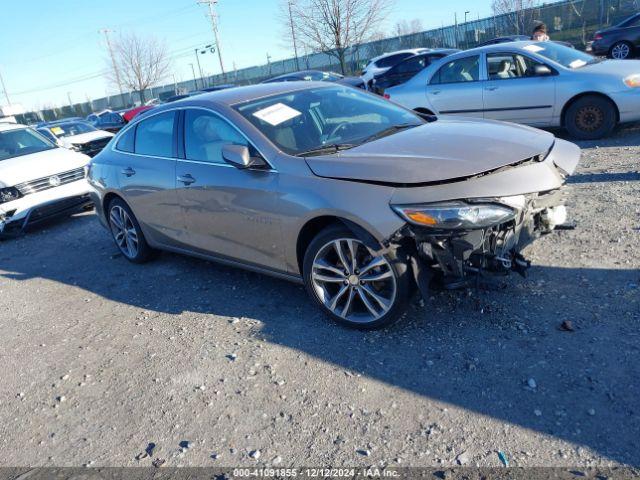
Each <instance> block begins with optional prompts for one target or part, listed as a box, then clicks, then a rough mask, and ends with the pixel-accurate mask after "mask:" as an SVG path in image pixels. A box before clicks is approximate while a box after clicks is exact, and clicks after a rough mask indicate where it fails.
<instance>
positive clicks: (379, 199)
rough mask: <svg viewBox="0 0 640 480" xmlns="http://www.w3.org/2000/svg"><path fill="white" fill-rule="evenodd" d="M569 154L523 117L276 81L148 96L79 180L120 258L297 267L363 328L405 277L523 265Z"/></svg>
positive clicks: (549, 226) (399, 291) (451, 277)
mask: <svg viewBox="0 0 640 480" xmlns="http://www.w3.org/2000/svg"><path fill="white" fill-rule="evenodd" d="M579 155H580V154H579V149H578V148H577V147H576V146H574V145H573V144H570V143H567V142H565V141H562V140H557V139H556V138H555V137H554V136H553V135H551V134H550V133H546V132H542V131H539V130H536V129H533V128H530V127H524V126H518V125H510V124H506V123H500V122H491V121H480V120H473V119H456V118H448V119H445V118H435V117H426V116H425V117H422V116H420V115H418V114H416V113H415V112H412V111H410V110H407V109H405V108H403V107H400V106H397V105H395V104H393V103H391V102H388V101H386V100H384V99H382V98H380V97H377V96H375V95H373V94H369V93H366V92H363V91H360V90H356V89H353V88H349V87H345V86H340V85H335V84H326V83H320V82H286V83H272V84H262V85H254V86H248V87H240V88H234V89H229V90H225V91H220V92H215V93H210V94H203V95H198V96H197V97H192V98H189V99H185V100H181V101H179V102H175V103H173V104H170V105H165V106H162V107H158V108H156V109H154V110H153V112H150V113H149V114H148V115H146V116H144V117H142V118H139V119H137V120H134V122H133V123H131V124H130V125H128V126H127V127H125V128H124V129H123V130H122V131H121V132H120V133H119V134H118V135H117V136H116V138H115V139H114V141H113V142H112V143H111V144H110V145H109V146H108V147H107V149H105V150H103V151H102V152H101V153H100V154H99V155H98V156H96V157H95V158H94V159H93V161H92V163H91V166H90V169H89V181H90V183H91V185H92V187H93V190H94V191H93V193H92V195H93V199H94V201H95V204H96V207H97V211H98V216H99V218H100V220H101V221H102V223H103V224H104V225H105V226H106V227H107V229H108V230H109V231H110V232H111V235H112V236H113V239H114V240H115V244H116V245H117V247H118V248H119V249H120V251H121V252H122V254H123V256H124V257H125V258H127V259H128V260H130V261H132V262H135V263H142V262H144V261H146V260H148V259H150V258H151V257H152V256H153V253H154V252H155V251H157V250H169V251H173V252H178V253H184V254H189V255H194V256H197V257H201V258H205V259H211V260H215V261H219V262H222V263H226V264H229V265H235V266H240V267H244V268H247V269H250V270H254V271H257V272H262V273H267V274H271V275H274V276H276V277H280V278H284V279H289V280H293V281H296V282H300V283H303V284H304V285H305V286H306V288H307V290H308V293H309V295H310V296H311V298H312V299H313V301H314V302H315V303H317V304H318V305H319V306H320V308H321V309H323V310H324V311H325V312H326V313H327V314H328V315H329V316H331V317H332V318H333V319H335V320H337V321H338V322H341V323H343V324H346V325H348V326H354V327H358V328H365V329H366V328H377V327H382V326H385V325H389V324H390V323H392V322H393V321H395V320H396V319H397V318H398V317H399V316H400V315H401V314H402V312H403V311H404V310H405V307H406V306H407V302H408V301H409V299H410V297H411V295H412V293H413V292H414V291H415V290H416V287H419V288H420V290H421V291H422V292H423V294H424V292H426V290H427V289H428V288H429V286H430V285H439V286H440V287H444V288H457V287H461V286H465V285H468V284H470V283H471V282H473V281H474V280H475V279H477V278H478V277H479V276H488V275H492V274H495V275H502V274H504V275H506V274H507V273H509V272H511V271H514V270H515V271H517V272H520V273H522V272H524V270H525V269H526V268H527V267H528V262H527V261H526V260H525V259H524V258H523V257H522V254H521V253H520V251H521V249H522V248H523V246H525V245H526V244H527V243H529V242H530V241H531V240H533V239H535V238H536V237H537V236H538V235H540V234H543V233H547V232H550V231H551V230H553V229H554V228H555V227H556V226H557V225H559V224H562V223H564V222H565V220H566V218H565V217H566V210H565V207H564V205H563V191H562V186H563V184H564V182H565V179H566V178H567V176H568V175H570V174H571V173H572V172H573V171H574V169H575V167H576V165H577V163H578V160H579Z"/></svg>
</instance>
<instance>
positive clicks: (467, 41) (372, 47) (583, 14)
mask: <svg viewBox="0 0 640 480" xmlns="http://www.w3.org/2000/svg"><path fill="white" fill-rule="evenodd" d="M638 11H640V0H564V1H560V2H556V3H552V4H548V5H541V6H539V7H535V8H530V9H526V10H522V11H519V12H513V13H509V14H504V15H495V16H491V17H487V18H483V19H479V20H474V21H470V22H465V23H461V24H458V25H449V26H446V27H442V28H436V29H432V30H427V31H424V32H419V33H414V34H411V35H404V36H400V37H392V38H385V39H382V40H378V41H374V42H368V43H364V44H361V45H357V46H355V47H353V48H351V49H349V51H348V52H347V67H348V69H349V71H348V72H346V73H348V74H357V73H358V72H359V71H360V70H361V69H362V68H363V67H364V65H366V63H367V61H368V60H369V59H370V58H373V57H376V56H378V55H381V54H383V53H385V52H392V51H394V50H400V49H406V48H418V47H428V48H439V47H445V48H460V49H466V48H471V47H474V46H476V45H478V44H479V43H482V42H484V41H486V40H490V39H492V38H495V37H500V36H504V35H530V34H531V31H532V30H533V27H534V26H535V25H536V24H538V23H540V22H544V23H545V24H546V25H547V28H548V31H549V35H550V36H551V38H552V39H553V40H561V41H565V42H570V43H572V44H573V45H575V46H576V48H579V49H584V47H585V46H586V44H587V42H588V41H590V40H591V39H592V38H593V34H594V32H595V31H596V30H599V29H601V28H604V27H606V26H609V25H615V24H617V23H619V22H621V21H622V20H623V19H625V18H626V17H628V16H630V15H632V14H634V13H637V12H638ZM297 64H298V65H299V69H303V70H310V69H313V70H324V71H338V72H339V71H340V65H339V62H338V59H337V58H336V57H334V56H332V55H330V54H328V53H312V54H309V55H303V56H301V57H299V58H298V62H297ZM296 70H298V68H297V67H296V59H295V58H289V59H286V60H281V61H276V62H271V63H268V64H266V65H260V66H256V67H249V68H243V69H240V70H234V71H231V72H227V73H226V74H225V75H222V74H218V75H214V76H210V77H205V78H202V79H198V80H197V85H198V86H199V87H200V88H202V86H203V85H204V86H205V87H209V86H213V85H220V84H225V83H233V84H235V85H247V84H251V83H257V82H260V81H262V80H264V79H266V78H270V77H273V76H276V75H282V74H284V73H290V72H294V71H296ZM195 85H196V81H195V80H189V81H186V82H181V83H175V84H174V83H172V84H169V85H163V86H158V87H154V88H151V89H148V90H146V91H145V92H144V97H145V98H155V97H159V98H160V99H165V98H166V97H168V96H171V95H174V94H175V93H180V92H187V91H191V90H196V88H195ZM137 99H138V95H137V94H136V93H132V92H128V93H125V94H123V95H113V96H110V97H105V98H101V99H98V100H94V101H92V102H87V103H82V104H77V105H73V106H72V107H63V108H59V109H51V110H44V111H42V112H32V113H30V114H26V115H23V116H21V117H23V118H20V119H19V121H24V122H28V123H33V122H34V121H40V120H47V121H49V120H55V119H57V118H65V117H70V116H86V115H88V114H89V113H91V112H95V111H100V110H104V109H107V108H110V109H113V110H118V109H122V108H125V107H128V106H130V105H133V104H134V102H135V101H136V100H137Z"/></svg>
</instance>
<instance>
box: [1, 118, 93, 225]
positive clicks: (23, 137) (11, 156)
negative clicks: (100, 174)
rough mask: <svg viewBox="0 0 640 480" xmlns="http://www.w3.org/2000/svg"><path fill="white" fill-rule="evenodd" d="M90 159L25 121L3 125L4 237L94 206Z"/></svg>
mask: <svg viewBox="0 0 640 480" xmlns="http://www.w3.org/2000/svg"><path fill="white" fill-rule="evenodd" d="M88 162H89V157H87V156H86V155H83V154H81V153H79V152H75V151H73V150H69V149H67V148H62V147H59V146H58V145H56V144H55V143H53V142H51V141H49V140H48V139H47V138H45V137H44V136H42V135H41V134H39V133H37V132H36V131H35V130H34V129H32V128H30V127H26V126H24V125H19V124H0V236H7V235H15V234H18V233H20V232H22V231H23V230H24V229H25V228H26V227H27V226H28V225H33V224H35V223H38V222H40V221H43V220H46V219H49V218H51V217H54V216H57V215H63V214H69V213H73V212H76V211H79V210H82V209H85V208H88V207H90V206H91V199H90V197H89V184H88V183H87V181H86V170H87V164H88Z"/></svg>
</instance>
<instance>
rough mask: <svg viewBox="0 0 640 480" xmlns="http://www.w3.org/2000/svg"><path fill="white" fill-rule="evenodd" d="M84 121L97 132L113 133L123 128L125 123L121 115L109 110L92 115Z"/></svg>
mask: <svg viewBox="0 0 640 480" xmlns="http://www.w3.org/2000/svg"><path fill="white" fill-rule="evenodd" d="M86 121H87V122H89V123H90V124H91V125H93V126H94V127H96V128H97V129H99V130H105V131H107V132H111V133H115V132H117V131H119V130H120V129H121V128H122V127H124V126H125V124H126V122H125V121H124V118H122V115H120V114H119V113H117V112H113V111H111V110H104V111H102V112H100V113H92V114H91V115H89V116H88V117H87V118H86Z"/></svg>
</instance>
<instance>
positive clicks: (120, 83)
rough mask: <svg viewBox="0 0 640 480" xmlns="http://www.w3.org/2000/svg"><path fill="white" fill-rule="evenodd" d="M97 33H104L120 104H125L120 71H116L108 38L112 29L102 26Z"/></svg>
mask: <svg viewBox="0 0 640 480" xmlns="http://www.w3.org/2000/svg"><path fill="white" fill-rule="evenodd" d="M98 33H104V38H105V39H106V41H107V48H108V49H109V56H110V57H111V65H113V73H114V74H115V76H116V82H117V83H118V90H120V100H122V104H123V106H125V101H124V93H123V92H122V81H121V80H120V72H119V71H118V65H117V64H116V57H115V55H114V54H113V47H111V40H110V39H109V34H110V33H114V32H113V30H109V29H108V28H103V29H102V30H98Z"/></svg>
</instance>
